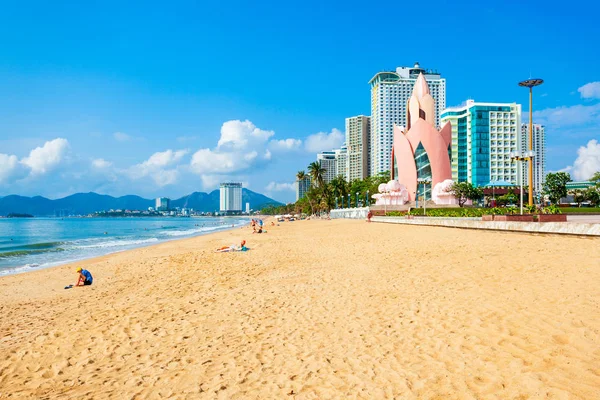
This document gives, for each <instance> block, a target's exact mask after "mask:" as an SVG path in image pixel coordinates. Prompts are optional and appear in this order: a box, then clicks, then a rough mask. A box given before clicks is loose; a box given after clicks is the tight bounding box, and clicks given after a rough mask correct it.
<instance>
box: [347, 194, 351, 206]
mask: <svg viewBox="0 0 600 400" xmlns="http://www.w3.org/2000/svg"><path fill="white" fill-rule="evenodd" d="M350 207H351V206H350V193H348V208H350Z"/></svg>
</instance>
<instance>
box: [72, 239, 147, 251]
mask: <svg viewBox="0 0 600 400" xmlns="http://www.w3.org/2000/svg"><path fill="white" fill-rule="evenodd" d="M155 242H158V238H148V239H137V240H109V241H106V242H100V243H94V244H87V245H76V244H74V248H75V249H97V248H102V249H104V248H107V247H123V246H136V245H140V244H146V243H155Z"/></svg>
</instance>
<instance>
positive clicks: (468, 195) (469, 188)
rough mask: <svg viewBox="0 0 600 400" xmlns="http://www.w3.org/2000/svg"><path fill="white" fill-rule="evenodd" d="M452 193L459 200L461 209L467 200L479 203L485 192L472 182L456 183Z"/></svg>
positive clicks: (451, 189) (453, 185)
mask: <svg viewBox="0 0 600 400" xmlns="http://www.w3.org/2000/svg"><path fill="white" fill-rule="evenodd" d="M450 191H451V193H452V194H453V195H454V197H456V198H457V199H458V205H459V207H462V206H464V205H465V203H466V202H467V200H472V201H477V200H479V199H480V198H481V196H483V190H482V189H480V188H478V187H475V186H473V184H472V183H470V182H454V183H453V184H452V187H451V188H450Z"/></svg>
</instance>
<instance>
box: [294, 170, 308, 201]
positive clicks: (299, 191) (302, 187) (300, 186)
mask: <svg viewBox="0 0 600 400" xmlns="http://www.w3.org/2000/svg"><path fill="white" fill-rule="evenodd" d="M295 184H296V201H298V200H300V199H301V198H303V197H304V196H305V195H306V192H308V190H309V189H310V177H309V176H308V175H306V177H304V179H302V180H299V179H298V178H296V182H295Z"/></svg>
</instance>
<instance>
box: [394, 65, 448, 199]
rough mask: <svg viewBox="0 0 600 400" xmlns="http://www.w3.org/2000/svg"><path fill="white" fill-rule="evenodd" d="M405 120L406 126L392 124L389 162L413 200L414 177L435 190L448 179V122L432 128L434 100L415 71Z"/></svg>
mask: <svg viewBox="0 0 600 400" xmlns="http://www.w3.org/2000/svg"><path fill="white" fill-rule="evenodd" d="M407 124H408V126H407V127H406V130H404V129H403V128H402V127H400V126H394V146H393V149H392V165H393V161H394V159H395V161H396V165H397V167H398V182H399V183H400V184H401V185H403V186H405V187H406V190H407V191H408V200H409V201H414V200H415V198H416V195H417V188H418V186H417V180H424V181H428V182H430V185H431V186H429V185H427V186H429V187H430V188H434V190H435V187H436V185H438V184H439V183H441V182H444V181H446V180H448V179H452V169H451V167H450V154H449V153H450V143H451V139H452V126H451V125H450V122H447V123H446V124H445V125H444V127H443V128H442V129H441V130H439V131H438V130H437V129H436V128H435V126H434V124H435V100H434V99H433V97H432V96H431V94H430V93H429V86H428V85H427V81H426V80H425V77H424V76H423V74H419V77H418V78H417V81H416V83H415V87H414V89H413V94H412V96H411V98H410V100H409V101H408V115H407ZM392 179H393V175H392ZM446 201H447V199H446Z"/></svg>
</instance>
